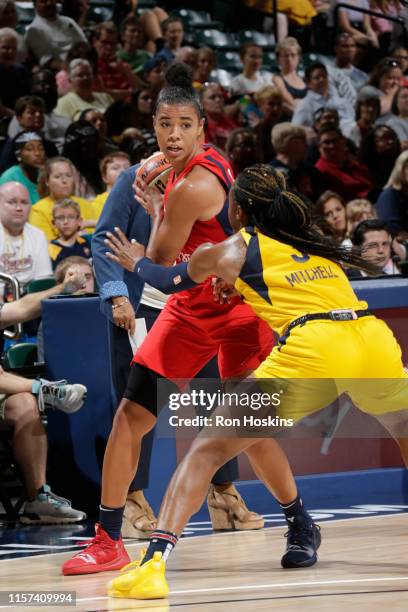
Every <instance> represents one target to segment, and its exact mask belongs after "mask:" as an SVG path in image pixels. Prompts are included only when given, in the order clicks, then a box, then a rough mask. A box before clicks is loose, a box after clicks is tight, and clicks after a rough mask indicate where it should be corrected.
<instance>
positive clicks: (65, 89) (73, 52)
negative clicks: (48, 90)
mask: <svg viewBox="0 0 408 612" xmlns="http://www.w3.org/2000/svg"><path fill="white" fill-rule="evenodd" d="M74 59H84V60H87V61H88V62H89V63H90V65H91V70H92V74H93V75H95V74H96V72H97V65H98V54H97V52H96V49H95V47H92V46H91V45H90V44H89V43H88V42H82V41H81V42H78V43H75V44H74V45H72V47H71V48H70V50H69V51H68V53H67V55H66V58H65V60H64V65H63V67H62V69H61V70H59V71H58V72H57V74H56V75H55V80H56V81H57V89H58V97H60V98H61V97H62V96H65V94H67V93H69V92H70V91H71V90H72V87H71V81H70V79H69V75H68V69H69V65H70V63H71V62H72V61H73V60H74ZM96 87H97V80H96V78H95V76H94V83H93V88H92V89H96Z"/></svg>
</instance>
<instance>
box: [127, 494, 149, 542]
mask: <svg viewBox="0 0 408 612" xmlns="http://www.w3.org/2000/svg"><path fill="white" fill-rule="evenodd" d="M156 527H157V520H156V517H155V516H154V513H153V510H152V509H151V507H150V506H149V503H148V501H147V500H146V498H145V496H144V495H143V491H132V492H131V493H128V496H127V499H126V505H125V511H124V513H123V520H122V529H121V534H122V538H138V539H140V540H148V539H149V538H150V535H151V533H152V531H154V529H156Z"/></svg>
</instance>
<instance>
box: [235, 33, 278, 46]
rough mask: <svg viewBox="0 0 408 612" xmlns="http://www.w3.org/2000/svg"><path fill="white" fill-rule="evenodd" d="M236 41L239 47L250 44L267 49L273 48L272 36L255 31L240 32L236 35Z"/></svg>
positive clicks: (273, 38)
mask: <svg viewBox="0 0 408 612" xmlns="http://www.w3.org/2000/svg"><path fill="white" fill-rule="evenodd" d="M237 40H238V42H239V44H240V45H243V44H245V43H249V42H252V43H255V44H256V45H259V46H260V47H266V48H268V49H274V48H275V37H274V35H273V34H265V33H263V32H258V31H257V30H241V31H240V32H238V34H237Z"/></svg>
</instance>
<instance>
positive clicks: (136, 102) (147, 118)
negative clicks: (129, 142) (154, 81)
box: [105, 89, 158, 163]
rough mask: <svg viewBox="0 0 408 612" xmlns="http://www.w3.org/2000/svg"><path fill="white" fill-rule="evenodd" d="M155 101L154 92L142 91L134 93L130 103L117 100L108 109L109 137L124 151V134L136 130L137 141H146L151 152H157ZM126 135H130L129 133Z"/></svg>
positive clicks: (106, 114)
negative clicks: (122, 142)
mask: <svg viewBox="0 0 408 612" xmlns="http://www.w3.org/2000/svg"><path fill="white" fill-rule="evenodd" d="M154 100H155V95H154V93H153V92H152V90H150V89H140V90H139V91H135V92H134V93H133V95H132V98H131V101H130V102H124V101H123V100H116V102H114V103H113V104H112V105H111V106H110V107H109V108H108V110H107V111H106V113H105V117H106V121H107V124H108V135H109V136H110V138H111V139H112V141H113V142H114V143H115V144H116V145H117V146H118V147H119V148H121V149H122V150H124V149H123V146H122V144H121V143H120V141H121V139H122V136H124V132H125V131H127V130H128V129H130V130H135V129H136V132H137V135H136V139H137V140H138V141H139V142H140V141H141V140H145V141H146V144H147V146H148V148H149V150H150V149H152V152H154V151H157V149H158V145H157V140H156V134H155V131H154V128H153V106H154ZM126 133H127V134H129V132H126ZM140 137H141V138H140ZM126 151H127V149H126ZM127 152H129V151H127ZM135 163H136V162H135Z"/></svg>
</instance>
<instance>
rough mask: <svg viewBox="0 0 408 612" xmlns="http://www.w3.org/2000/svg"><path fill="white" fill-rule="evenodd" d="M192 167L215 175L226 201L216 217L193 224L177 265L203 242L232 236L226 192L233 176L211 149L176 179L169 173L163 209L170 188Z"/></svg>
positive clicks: (222, 159) (206, 149) (206, 148)
mask: <svg viewBox="0 0 408 612" xmlns="http://www.w3.org/2000/svg"><path fill="white" fill-rule="evenodd" d="M194 166H202V167H203V168H206V169H207V170H209V171H210V172H212V173H213V174H215V176H216V177H217V178H218V179H219V181H220V183H221V185H222V186H223V187H224V189H225V198H226V199H225V203H224V206H223V208H222V210H221V212H219V213H218V215H217V216H216V217H212V218H211V219H208V221H196V222H195V223H194V225H193V228H192V230H191V234H190V236H189V238H188V240H187V242H186V244H185V245H184V247H183V248H182V250H181V252H180V255H179V256H178V257H177V260H176V261H177V263H180V262H182V261H189V260H190V257H191V255H192V254H193V253H194V251H195V250H196V248H197V247H199V246H200V245H201V244H203V243H204V242H212V243H213V244H216V243H218V242H222V241H223V240H225V239H226V238H228V236H230V235H231V234H232V228H231V226H230V224H229V221H228V192H229V190H230V187H231V185H232V183H233V181H234V174H233V172H232V168H231V166H230V164H229V162H228V161H227V160H226V159H224V157H222V155H220V154H219V153H217V151H215V149H213V148H211V147H207V146H206V147H205V151H204V152H203V153H200V154H199V155H196V156H195V157H193V159H192V160H190V162H189V163H188V164H187V166H186V167H185V168H184V170H183V171H182V172H180V174H179V175H178V176H177V177H176V176H175V174H174V170H173V171H172V172H171V173H170V176H169V179H168V181H167V186H166V190H165V192H164V207H166V202H167V200H168V197H169V193H170V190H171V189H172V187H174V185H176V184H177V183H178V182H179V181H180V180H181V179H183V178H184V177H185V176H187V174H188V173H189V172H191V170H192V169H193V168H194Z"/></svg>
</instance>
